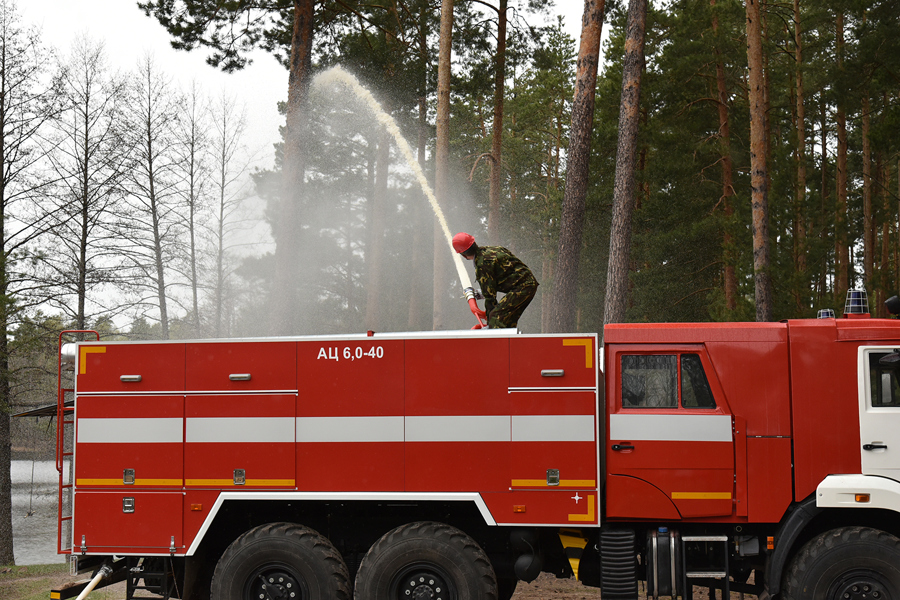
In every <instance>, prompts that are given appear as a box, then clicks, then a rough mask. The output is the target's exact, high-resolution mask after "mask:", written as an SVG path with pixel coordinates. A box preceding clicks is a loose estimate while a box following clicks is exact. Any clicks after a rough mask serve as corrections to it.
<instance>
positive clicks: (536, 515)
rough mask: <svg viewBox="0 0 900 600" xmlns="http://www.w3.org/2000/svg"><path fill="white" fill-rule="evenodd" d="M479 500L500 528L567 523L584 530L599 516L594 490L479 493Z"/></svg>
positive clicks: (598, 501) (598, 505) (597, 496)
mask: <svg viewBox="0 0 900 600" xmlns="http://www.w3.org/2000/svg"><path fill="white" fill-rule="evenodd" d="M481 497H482V498H484V502H485V504H487V506H488V510H490V512H491V515H492V516H493V517H494V520H495V521H497V523H498V524H499V525H514V524H520V523H521V524H537V525H543V524H546V525H565V524H569V525H571V526H572V527H583V526H586V525H591V524H594V525H596V524H597V518H598V516H599V514H600V499H599V494H597V491H596V490H578V491H575V490H551V491H540V492H537V491H527V490H521V491H514V492H506V493H488V494H482V495H481ZM517 511H518V512H517ZM522 511H524V512H522Z"/></svg>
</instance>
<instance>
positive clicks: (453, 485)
mask: <svg viewBox="0 0 900 600" xmlns="http://www.w3.org/2000/svg"><path fill="white" fill-rule="evenodd" d="M509 484H510V477H509V442H407V443H406V490H407V491H410V492H478V491H484V492H489V491H508V490H509Z"/></svg>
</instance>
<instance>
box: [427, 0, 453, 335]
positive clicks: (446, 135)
mask: <svg viewBox="0 0 900 600" xmlns="http://www.w3.org/2000/svg"><path fill="white" fill-rule="evenodd" d="M452 42H453V0H441V35H440V45H439V48H438V89H437V142H436V148H435V156H434V158H435V166H434V167H435V171H434V192H435V196H436V197H437V201H438V205H440V206H441V208H442V209H445V208H446V207H447V206H449V197H448V196H449V191H450V190H449V187H450V54H451V45H452ZM452 251H453V249H452V248H451V247H449V246H448V241H447V239H446V238H445V236H444V232H443V230H442V229H441V226H440V224H439V223H438V220H437V219H435V220H434V315H433V322H432V324H433V327H434V329H435V330H438V329H443V328H444V326H445V315H444V311H445V307H446V304H447V301H446V296H447V280H448V278H449V273H450V269H449V268H448V267H449V264H448V262H447V257H448V256H452V255H450V254H448V253H449V252H452Z"/></svg>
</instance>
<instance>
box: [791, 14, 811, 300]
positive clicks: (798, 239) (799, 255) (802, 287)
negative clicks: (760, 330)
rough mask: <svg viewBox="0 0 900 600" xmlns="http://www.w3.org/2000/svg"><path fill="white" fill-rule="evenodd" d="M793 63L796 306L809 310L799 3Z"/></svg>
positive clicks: (803, 98)
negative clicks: (794, 84) (795, 144)
mask: <svg viewBox="0 0 900 600" xmlns="http://www.w3.org/2000/svg"><path fill="white" fill-rule="evenodd" d="M794 60H795V68H796V78H797V152H796V159H797V194H796V196H795V198H794V249H795V250H794V251H795V261H794V265H795V267H796V273H797V283H796V285H795V290H796V299H795V300H796V304H797V309H798V311H802V310H803V309H805V308H806V306H807V304H808V302H809V299H808V298H807V297H806V296H807V295H808V293H807V292H806V290H807V287H808V284H807V277H806V252H807V248H806V106H805V105H804V101H805V95H804V91H803V37H802V27H801V22H800V0H794Z"/></svg>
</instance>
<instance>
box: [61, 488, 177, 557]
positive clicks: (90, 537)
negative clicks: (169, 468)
mask: <svg viewBox="0 0 900 600" xmlns="http://www.w3.org/2000/svg"><path fill="white" fill-rule="evenodd" d="M183 498H184V494H183V493H182V492H140V491H135V492H131V491H130V490H129V491H127V492H126V491H122V492H120V491H116V492H112V491H109V492H106V491H90V492H82V491H76V493H75V513H74V525H73V527H74V532H75V537H74V540H73V551H74V552H76V553H87V554H112V553H123V554H125V553H129V554H134V553H140V554H170V553H171V552H173V550H172V549H173V548H174V553H175V554H183V553H184V550H185V549H184V545H183V543H182V522H183V519H182V503H183Z"/></svg>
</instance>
